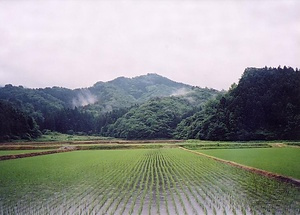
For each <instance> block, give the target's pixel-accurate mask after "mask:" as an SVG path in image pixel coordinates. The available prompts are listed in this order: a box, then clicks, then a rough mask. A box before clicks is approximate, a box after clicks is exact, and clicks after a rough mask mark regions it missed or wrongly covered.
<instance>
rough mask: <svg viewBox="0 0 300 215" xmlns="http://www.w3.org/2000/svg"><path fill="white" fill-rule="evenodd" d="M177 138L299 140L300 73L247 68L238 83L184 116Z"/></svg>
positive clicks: (280, 69) (178, 128) (278, 69)
mask: <svg viewBox="0 0 300 215" xmlns="http://www.w3.org/2000/svg"><path fill="white" fill-rule="evenodd" d="M175 137H177V138H185V139H186V138H196V139H206V140H275V139H293V140H295V139H298V140H299V139H300V72H299V70H298V69H296V70H294V69H293V68H290V67H289V68H288V67H284V68H280V67H279V68H267V67H265V68H261V69H257V68H247V69H246V70H245V72H244V74H243V76H242V78H241V79H240V81H239V83H238V85H236V84H233V85H232V87H231V89H230V90H229V91H228V92H227V93H226V94H225V95H223V96H218V97H217V98H216V99H215V100H214V101H210V102H209V103H207V104H206V106H205V108H204V109H203V110H202V111H200V112H197V113H195V115H193V116H191V117H189V118H187V119H184V120H183V121H182V122H181V123H180V124H179V125H178V127H177V129H176V134H175Z"/></svg>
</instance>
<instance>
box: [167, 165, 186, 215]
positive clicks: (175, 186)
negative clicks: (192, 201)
mask: <svg viewBox="0 0 300 215" xmlns="http://www.w3.org/2000/svg"><path fill="white" fill-rule="evenodd" d="M163 162H164V166H167V168H165V169H164V172H165V174H166V176H167V177H168V178H169V179H170V182H171V184H172V187H173V189H174V191H175V193H176V195H177V198H178V200H179V203H180V205H181V208H182V210H183V213H184V214H188V213H187V210H186V205H185V204H184V201H183V199H182V196H181V194H180V193H179V191H178V187H177V184H176V181H175V179H174V177H173V175H172V174H171V172H170V171H169V168H168V167H169V166H170V165H173V164H172V163H167V162H166V161H165V160H163ZM180 213H181V212H180Z"/></svg>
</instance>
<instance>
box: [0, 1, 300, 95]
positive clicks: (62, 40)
mask: <svg viewBox="0 0 300 215" xmlns="http://www.w3.org/2000/svg"><path fill="white" fill-rule="evenodd" d="M299 11H300V1H298V0H294V1H292V0H291V1H289V0H265V1H263V0H262V1H258V0H250V1H246V0H243V1H239V0H232V1H225V0H224V1H220V0H219V1H218V0H215V1H213V0H207V1H204V0H194V1H188V0H177V1H176V0H173V1H167V0H162V1H158V0H157V1H146V0H142V1H140V0H139V1H138V0H135V1H114V0H110V1H95V0H91V1H87V0H75V1H66V0H57V1H56V0H48V1H47V0H43V1H38V0H32V1H29V0H0V85H2V86H3V85H4V84H7V83H11V84H13V85H23V86H26V87H34V88H35V87H46V86H54V85H55V86H63V87H68V88H78V87H87V86H92V85H93V84H94V83H95V82H97V81H108V80H112V79H114V78H116V77H119V76H125V77H134V76H138V75H144V74H147V73H157V74H160V75H162V76H165V77H168V78H170V79H172V80H175V81H178V82H184V83H187V84H191V85H195V86H200V87H206V86H207V87H211V88H216V89H225V90H227V89H228V88H229V87H230V85H231V84H232V83H233V82H238V80H239V78H240V77H241V75H242V73H243V71H244V69H245V68H246V67H264V66H272V67H278V66H279V65H281V66H283V65H287V66H292V67H294V68H295V67H298V68H299V67H300V12H299Z"/></svg>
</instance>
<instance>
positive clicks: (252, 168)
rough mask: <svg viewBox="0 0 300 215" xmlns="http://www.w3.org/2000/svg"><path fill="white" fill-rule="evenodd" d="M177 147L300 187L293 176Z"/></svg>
mask: <svg viewBox="0 0 300 215" xmlns="http://www.w3.org/2000/svg"><path fill="white" fill-rule="evenodd" d="M179 148H180V149H182V150H184V151H188V152H191V153H194V154H197V155H201V156H205V157H208V158H211V159H213V160H216V161H219V162H222V163H226V164H229V165H231V166H235V167H239V168H241V169H245V170H247V171H250V172H253V173H256V174H260V175H263V176H266V177H269V178H275V179H277V180H280V181H284V182H288V183H292V184H294V185H296V186H297V187H300V180H298V179H295V178H290V177H287V176H283V175H279V174H276V173H273V172H268V171H265V170H261V169H257V168H254V167H250V166H245V165H242V164H239V163H235V162H233V161H228V160H223V159H220V158H217V157H213V156H210V155H206V154H203V153H201V152H196V151H193V150H189V149H186V148H183V147H179Z"/></svg>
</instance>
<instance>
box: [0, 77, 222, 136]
mask: <svg viewBox="0 0 300 215" xmlns="http://www.w3.org/2000/svg"><path fill="white" fill-rule="evenodd" d="M218 93H219V92H218V91H217V90H214V89H207V88H205V89H203V88H199V87H193V86H190V85H186V84H183V83H178V82H174V81H172V80H170V79H167V78H165V77H162V76H159V75H157V74H147V75H143V76H138V77H135V78H125V77H119V78H117V79H114V80H112V81H108V82H97V83H96V84H94V85H93V86H91V87H88V88H81V89H74V90H71V89H67V88H62V87H51V88H50V87H47V88H40V89H29V88H24V87H22V86H12V85H10V84H7V85H5V87H2V88H0V100H4V101H9V102H10V103H11V104H12V105H13V106H14V108H16V109H19V110H21V111H22V112H24V113H26V114H27V115H28V116H29V117H32V118H33V119H34V120H35V122H36V123H37V124H38V125H39V128H40V130H43V129H49V130H53V131H59V132H63V133H66V132H74V131H75V132H85V133H99V132H101V130H103V129H102V127H103V126H104V125H108V124H109V123H114V122H115V121H116V117H117V118H118V117H121V116H122V115H123V114H124V113H126V112H127V111H129V110H130V109H131V107H134V106H136V105H141V104H143V103H145V102H147V101H149V100H151V99H153V98H165V97H170V96H171V97H172V96H173V97H180V98H185V99H186V100H187V101H188V103H186V105H188V106H191V107H200V106H201V105H202V104H203V103H205V102H206V101H207V100H209V99H211V98H213V97H215V96H216V95H217V94H218ZM120 113H122V114H120ZM103 123H104V124H103Z"/></svg>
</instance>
